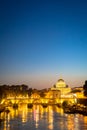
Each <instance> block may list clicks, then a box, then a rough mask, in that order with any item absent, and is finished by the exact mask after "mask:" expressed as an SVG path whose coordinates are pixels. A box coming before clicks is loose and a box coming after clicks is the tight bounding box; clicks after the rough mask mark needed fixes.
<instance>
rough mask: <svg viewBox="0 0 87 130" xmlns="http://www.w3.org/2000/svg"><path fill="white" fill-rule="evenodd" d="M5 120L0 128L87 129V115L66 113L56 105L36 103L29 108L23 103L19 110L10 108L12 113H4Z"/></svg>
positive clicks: (0, 129) (25, 129) (20, 129)
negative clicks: (45, 106) (44, 105)
mask: <svg viewBox="0 0 87 130" xmlns="http://www.w3.org/2000/svg"><path fill="white" fill-rule="evenodd" d="M0 116H1V118H4V121H3V122H2V123H1V124H0V130H87V116H83V115H80V114H75V115H74V114H69V115H68V114H64V113H63V110H62V109H60V108H58V107H56V106H54V107H53V106H48V107H47V108H43V107H42V106H39V105H34V106H33V108H32V109H28V108H27V106H26V105H21V106H20V107H19V108H18V109H17V110H15V109H13V108H10V113H9V114H7V113H2V114H1V115H0Z"/></svg>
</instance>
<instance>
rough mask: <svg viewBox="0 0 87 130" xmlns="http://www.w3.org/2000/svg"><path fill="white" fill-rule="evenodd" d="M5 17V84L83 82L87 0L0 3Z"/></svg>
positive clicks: (0, 59)
mask: <svg viewBox="0 0 87 130" xmlns="http://www.w3.org/2000/svg"><path fill="white" fill-rule="evenodd" d="M0 19H1V20H0V84H10V85H11V84H27V85H29V87H32V88H39V89H40V88H48V87H51V86H52V85H53V84H54V83H55V82H56V81H57V80H58V78H63V79H64V80H65V81H66V83H67V84H68V85H70V86H71V87H74V86H81V85H83V84H84V82H85V80H86V79H87V1H86V0H66V1H65V0H29V1H28V0H18V1H17V0H13V1H12V0H8V1H7V0H3V1H2V0H0Z"/></svg>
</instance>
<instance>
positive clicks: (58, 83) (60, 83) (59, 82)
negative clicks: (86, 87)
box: [56, 79, 66, 88]
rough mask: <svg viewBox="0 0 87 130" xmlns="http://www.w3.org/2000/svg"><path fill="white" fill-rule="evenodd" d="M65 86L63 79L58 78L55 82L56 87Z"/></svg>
mask: <svg viewBox="0 0 87 130" xmlns="http://www.w3.org/2000/svg"><path fill="white" fill-rule="evenodd" d="M64 87H66V83H65V81H64V80H63V79H59V80H58V81H57V82H56V88H64Z"/></svg>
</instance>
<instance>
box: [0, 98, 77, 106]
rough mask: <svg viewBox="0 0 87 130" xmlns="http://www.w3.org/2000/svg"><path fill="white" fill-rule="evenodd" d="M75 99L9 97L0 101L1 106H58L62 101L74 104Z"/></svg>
mask: <svg viewBox="0 0 87 130" xmlns="http://www.w3.org/2000/svg"><path fill="white" fill-rule="evenodd" d="M76 100H77V99H76V98H73V97H72V98H66V97H65V98H28V97H9V98H7V99H3V100H2V104H6V105H9V104H15V103H17V104H23V103H24V104H28V103H32V104H42V103H47V104H58V103H61V104H62V103H63V102H64V101H69V102H72V103H75V102H76Z"/></svg>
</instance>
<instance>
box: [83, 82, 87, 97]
mask: <svg viewBox="0 0 87 130" xmlns="http://www.w3.org/2000/svg"><path fill="white" fill-rule="evenodd" d="M83 89H84V96H86V97H87V80H86V81H85V84H84V85H83Z"/></svg>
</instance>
